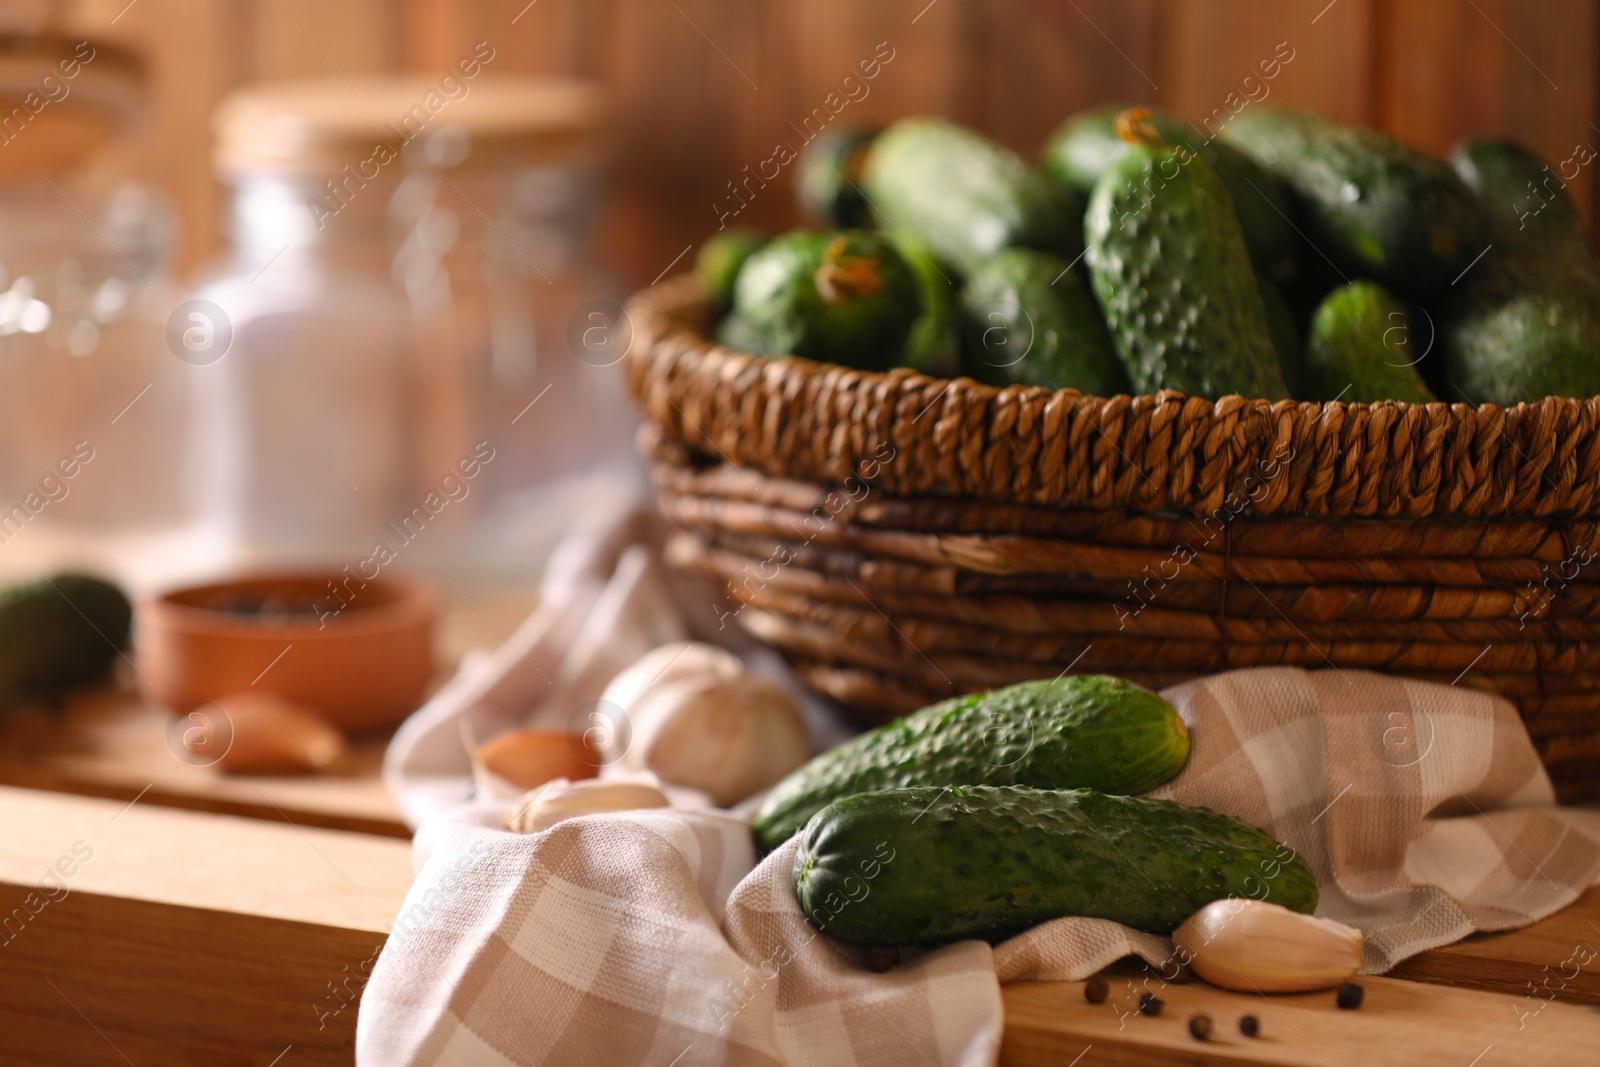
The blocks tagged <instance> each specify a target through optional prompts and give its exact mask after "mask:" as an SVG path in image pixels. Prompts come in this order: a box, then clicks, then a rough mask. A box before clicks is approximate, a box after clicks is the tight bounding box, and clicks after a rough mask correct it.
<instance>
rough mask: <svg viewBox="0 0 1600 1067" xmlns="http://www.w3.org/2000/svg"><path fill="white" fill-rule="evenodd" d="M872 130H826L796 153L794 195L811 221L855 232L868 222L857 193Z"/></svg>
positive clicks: (874, 133)
mask: <svg viewBox="0 0 1600 1067" xmlns="http://www.w3.org/2000/svg"><path fill="white" fill-rule="evenodd" d="M877 134H878V131H877V130H876V129H864V128H861V127H853V126H830V127H829V128H828V129H826V130H824V131H823V132H822V133H821V135H819V136H818V137H817V139H816V140H814V141H812V142H810V143H809V144H807V145H806V146H805V148H803V149H801V151H800V162H799V165H798V166H799V170H798V172H797V175H796V178H795V195H796V196H797V197H798V198H799V201H800V210H801V212H802V213H804V215H805V216H806V217H807V218H808V219H810V220H811V221H813V222H815V223H817V224H818V225H822V226H830V227H833V228H835V229H856V228H860V227H864V226H866V225H867V224H868V222H869V221H870V215H871V211H870V209H869V208H868V207H867V199H866V197H865V196H863V195H862V192H861V178H862V169H863V167H864V166H865V163H866V156H867V151H868V149H870V148H871V146H872V140H873V138H874V137H876V136H877Z"/></svg>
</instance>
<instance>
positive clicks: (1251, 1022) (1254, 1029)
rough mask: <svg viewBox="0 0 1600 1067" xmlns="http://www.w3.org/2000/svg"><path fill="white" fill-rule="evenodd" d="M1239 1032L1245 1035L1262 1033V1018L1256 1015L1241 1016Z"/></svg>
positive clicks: (1252, 1035) (1251, 1035)
mask: <svg viewBox="0 0 1600 1067" xmlns="http://www.w3.org/2000/svg"><path fill="white" fill-rule="evenodd" d="M1239 1032H1240V1033H1241V1034H1243V1035H1244V1036H1245V1037H1255V1036H1256V1035H1257V1034H1259V1033H1261V1020H1260V1019H1257V1018H1256V1017H1255V1016H1254V1015H1241V1016H1239Z"/></svg>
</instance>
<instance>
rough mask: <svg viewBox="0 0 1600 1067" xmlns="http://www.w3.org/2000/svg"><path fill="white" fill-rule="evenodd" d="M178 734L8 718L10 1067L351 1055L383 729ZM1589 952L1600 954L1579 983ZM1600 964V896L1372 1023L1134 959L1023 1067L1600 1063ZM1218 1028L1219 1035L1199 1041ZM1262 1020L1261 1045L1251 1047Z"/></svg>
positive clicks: (1367, 1016)
mask: <svg viewBox="0 0 1600 1067" xmlns="http://www.w3.org/2000/svg"><path fill="white" fill-rule="evenodd" d="M469 595H470V596H471V600H470V601H464V600H463V601H460V602H457V603H455V604H454V605H453V606H452V607H451V608H450V609H449V610H448V611H447V613H446V616H445V619H444V626H443V635H444V640H443V642H442V643H443V644H444V646H445V648H446V653H447V654H446V656H445V659H446V660H447V661H449V662H453V661H454V659H455V658H456V657H457V656H458V655H459V654H460V652H461V651H462V650H463V649H465V648H468V647H472V646H475V645H477V646H487V645H492V644H494V643H495V642H496V641H498V640H500V639H501V636H502V635H503V634H507V633H509V632H510V631H511V629H512V627H514V626H515V625H516V623H517V621H519V620H520V619H521V618H522V616H523V615H524V614H525V613H526V611H527V610H528V605H529V599H528V597H527V595H526V593H525V592H524V593H520V594H518V593H504V594H495V593H490V592H484V593H478V592H472V593H469ZM166 722H167V715H166V713H165V712H161V711H159V710H155V709H150V708H146V707H143V706H142V705H140V704H139V702H138V701H137V700H136V699H134V698H133V697H132V696H131V694H130V693H129V692H126V691H122V692H114V691H107V692H101V693H98V694H91V695H88V696H84V697H80V698H79V699H77V700H75V701H73V702H72V703H71V704H69V705H68V706H67V707H66V708H65V709H63V711H62V713H61V715H60V716H59V718H52V717H49V716H46V715H44V714H43V713H40V712H35V713H29V714H26V715H23V716H21V717H18V718H13V719H11V720H9V721H7V722H5V723H3V724H0V783H7V784H0V828H3V829H0V1067H13V1065H15V1067H24V1065H26V1067H37V1065H39V1064H45V1063H49V1064H61V1065H77V1064H85V1065H88V1064H96V1065H98V1064H123V1063H131V1064H135V1065H137V1067H160V1065H163V1064H173V1065H184V1067H187V1065H191V1064H206V1065H220V1067H231V1065H239V1067H245V1065H250V1067H273V1065H278V1067H297V1065H301V1064H324V1063H325V1064H348V1063H350V1062H351V1058H352V1055H353V1050H354V1040H355V1017H356V1010H357V1001H356V994H355V993H354V992H351V991H349V990H358V989H359V988H360V981H359V976H360V975H361V974H363V973H364V970H363V964H364V963H367V961H370V960H371V959H372V958H373V957H374V954H375V952H376V951H377V950H378V949H379V948H381V946H382V944H383V941H384V937H385V934H384V931H385V930H386V929H387V924H388V923H389V922H390V920H392V918H393V917H394V916H395V915H396V914H397V913H398V911H399V909H400V904H401V901H402V899H403V898H404V895H405V892H406V889H407V887H408V886H409V885H410V883H411V877H412V874H411V850H410V845H409V844H408V843H407V842H406V841H404V840H400V839H399V838H403V837H404V836H405V828H404V826H403V825H402V824H401V822H400V820H399V818H398V815H397V813H396V811H395V808H394V806H393V803H392V801H390V799H389V798H388V796H387V794H386V793H385V792H384V791H383V787H382V784H381V782H380V781H379V780H378V777H377V769H378V765H379V761H380V760H381V757H382V750H383V738H370V739H366V740H364V741H361V742H359V743H357V744H356V745H355V746H354V748H353V750H352V753H351V756H350V758H349V760H348V761H347V762H346V764H345V765H343V766H341V767H340V768H339V769H338V773H336V774H333V775H326V776H317V777H306V778H230V777H227V776H224V775H220V774H218V773H216V772H215V771H214V770H213V769H210V768H197V767H193V766H190V765H188V764H185V763H183V762H182V761H180V760H178V759H177V758H175V757H174V756H173V755H172V753H171V751H170V750H169V748H168V745H167V741H166V733H165V727H166ZM18 786H25V787H28V788H16V787H18ZM85 853H88V858H87V859H85V858H83V857H84V855H85ZM58 864H60V865H61V866H59V867H58V866H57V865H58ZM51 870H55V871H56V872H57V874H56V875H55V876H54V877H55V881H52V882H51V883H50V884H49V885H48V887H47V888H48V889H49V892H47V893H46V892H43V891H42V889H41V882H42V880H43V879H45V876H46V874H47V872H49V871H51ZM64 870H71V872H72V873H71V874H70V875H65V874H62V873H61V872H62V871H64ZM56 882H59V888H58V887H57V885H56ZM30 894H32V895H31V897H30ZM19 909H20V910H19ZM8 917H9V918H8ZM1575 950H1587V952H1588V953H1589V954H1591V955H1592V956H1593V958H1592V959H1591V962H1589V963H1588V964H1587V965H1586V966H1584V967H1583V968H1581V969H1580V970H1579V972H1578V973H1577V974H1576V976H1572V977H1570V978H1569V979H1568V980H1566V981H1565V982H1563V981H1562V980H1561V978H1560V977H1559V970H1560V967H1561V964H1562V961H1564V960H1569V959H1571V958H1572V957H1573V953H1574V951H1575ZM1596 950H1600V890H1592V891H1590V892H1589V893H1588V894H1586V895H1585V896H1584V897H1583V898H1582V899H1580V900H1579V901H1578V902H1577V903H1576V904H1574V905H1573V906H1572V907H1570V908H1568V909H1566V910H1565V911H1563V912H1560V913H1558V914H1556V915H1554V916H1551V917H1550V918H1549V919H1546V920H1545V921H1543V922H1541V923H1538V924H1535V925H1534V926H1531V927H1528V928H1527V929H1525V930H1521V931H1517V932H1514V933H1510V934H1501V935H1494V936H1488V937H1477V938H1472V939H1469V940H1467V941H1464V942H1461V943H1459V944H1456V945H1451V946H1448V947H1446V948H1441V949H1435V950H1433V951H1430V952H1426V953H1423V954H1422V955H1421V956H1418V957H1415V958H1414V959H1412V960H1409V961H1407V962H1406V963H1405V964H1404V965H1402V966H1401V967H1400V968H1399V969H1398V970H1396V971H1395V972H1394V973H1393V975H1391V976H1390V977H1387V978H1379V979H1367V980H1364V981H1363V984H1364V985H1365V986H1366V989H1367V999H1366V1003H1365V1004H1364V1005H1363V1006H1362V1008H1361V1009H1360V1010H1358V1011H1354V1012H1344V1011H1339V1010H1338V1009H1337V1008H1336V1007H1335V1006H1334V1004H1333V997H1332V995H1331V994H1328V993H1320V994H1309V995H1305V996H1295V997H1272V998H1265V997H1257V996H1242V995H1239V994H1233V993H1227V992H1223V991H1221V990H1217V989H1213V988H1211V987H1209V986H1206V985H1204V984H1203V983H1198V982H1196V983H1187V984H1183V985H1167V986H1164V987H1162V988H1161V989H1160V996H1161V997H1162V999H1163V1000H1164V1001H1165V1002H1166V1007H1165V1010H1164V1012H1163V1013H1162V1014H1161V1015H1160V1016H1159V1017H1155V1018H1150V1017H1146V1016H1141V1015H1138V1014H1137V1013H1132V1012H1131V1008H1132V1006H1133V1005H1135V1004H1136V1003H1137V993H1138V992H1139V991H1141V990H1142V989H1143V988H1144V986H1142V985H1141V984H1140V983H1141V982H1142V980H1143V979H1142V978H1141V977H1140V975H1139V974H1138V973H1137V972H1136V971H1135V970H1133V969H1131V968H1129V969H1123V970H1119V971H1117V972H1116V973H1115V974H1114V976H1113V977H1114V979H1115V981H1114V982H1113V994H1112V996H1111V998H1110V999H1109V1000H1108V1002H1107V1003H1104V1004H1100V1005H1091V1004H1089V1003H1087V1002H1086V1001H1085V1000H1084V997H1083V984H1082V983H1080V982H1054V983H1025V984H1017V985H1012V986H1008V987H1006V988H1005V989H1004V990H1003V995H1004V1000H1005V1005H1006V1016H1007V1019H1006V1033H1005V1041H1004V1045H1003V1048H1002V1050H1001V1062H1002V1063H1003V1064H1006V1065H1010V1067H1045V1065H1052V1067H1067V1065H1073V1067H1094V1065H1097V1064H1169V1063H1184V1064H1196V1065H1222V1064H1228V1065H1237V1064H1284V1065H1289V1064H1293V1065H1302V1064H1303V1065H1311V1067H1345V1065H1346V1064H1350V1065H1359V1067H1389V1065H1395V1067H1400V1065H1405V1067H1410V1065H1412V1064H1424V1063H1428V1064H1431V1063H1439V1064H1447V1065H1451V1067H1492V1065H1495V1064H1513V1063H1514V1064H1518V1065H1519V1067H1555V1065H1561V1064H1569V1063H1570V1064H1578V1063H1600V955H1593V954H1594V953H1595V952H1596ZM1567 974H1568V975H1569V976H1570V975H1571V968H1570V967H1569V968H1567ZM1530 983H1531V984H1530ZM1544 983H1548V984H1547V985H1545V984H1544ZM1535 990H1537V991H1538V992H1537V994H1536V993H1535V992H1534V991H1535ZM1197 1013H1205V1014H1207V1015H1209V1016H1210V1017H1211V1019H1212V1022H1213V1025H1214V1028H1215V1033H1216V1036H1215V1038H1214V1039H1213V1040H1211V1041H1208V1042H1205V1043H1201V1042H1199V1041H1196V1040H1195V1039H1194V1038H1193V1037H1191V1036H1190V1035H1189V1032H1188V1020H1189V1018H1190V1017H1191V1016H1192V1015H1194V1014H1197ZM1245 1014H1253V1015H1255V1016H1256V1017H1257V1018H1258V1019H1259V1020H1260V1022H1261V1027H1262V1036H1261V1037H1259V1038H1257V1039H1254V1040H1251V1039H1247V1038H1245V1037H1243V1036H1242V1035H1240V1033H1239V1031H1238V1019H1239V1017H1240V1016H1242V1015H1245ZM280 1057H281V1059H280Z"/></svg>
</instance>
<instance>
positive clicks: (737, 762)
mask: <svg viewBox="0 0 1600 1067" xmlns="http://www.w3.org/2000/svg"><path fill="white" fill-rule="evenodd" d="M600 699H601V700H602V701H604V702H607V703H611V704H614V705H616V706H617V707H618V708H620V709H621V710H622V712H623V714H624V715H625V716H626V717H627V718H626V720H625V721H626V722H627V723H628V726H629V729H628V730H627V731H613V735H612V736H611V737H610V738H608V739H607V741H606V742H605V745H606V746H609V747H602V748H601V753H602V758H603V759H604V760H605V761H606V763H607V765H608V766H616V767H617V768H619V769H621V770H629V771H640V770H649V771H654V772H655V773H656V774H657V775H659V776H660V778H661V780H662V781H664V782H669V783H671V784H673V785H683V786H690V787H692V788H695V789H699V790H702V791H704V792H705V793H707V794H708V795H709V796H710V797H711V799H712V800H713V801H714V802H715V803H716V804H718V805H720V806H722V807H728V806H729V805H732V804H736V803H738V802H739V801H741V800H743V799H744V798H745V797H747V796H750V795H751V794H752V793H755V792H757V791H759V790H762V789H765V788H766V787H767V786H769V785H772V784H773V783H774V782H776V781H778V779H780V778H782V777H783V776H784V775H786V774H788V773H789V772H790V771H792V770H794V769H795V768H796V767H798V766H800V765H801V764H802V763H804V762H805V761H806V759H807V758H808V757H809V756H810V754H811V745H810V741H809V739H808V738H807V735H806V728H805V723H804V721H803V720H802V719H801V718H800V709H799V708H798V707H797V706H796V705H795V702H794V699H793V698H792V697H790V696H789V694H788V693H786V692H784V691H783V689H781V688H779V687H778V686H777V685H775V684H773V683H772V682H769V681H767V680H766V679H765V678H761V677H759V676H757V675H755V674H752V673H750V672H749V671H748V670H746V669H745V666H744V664H743V663H741V662H740V661H739V659H738V657H737V656H734V655H732V654H731V653H728V652H725V651H723V650H722V649H720V648H716V647H715V646H712V645H706V644H699V643H696V642H684V643H680V644H675V645H663V646H662V647H661V648H658V649H655V650H654V651H651V652H649V653H647V654H646V655H644V656H643V657H642V658H640V659H639V660H637V661H636V662H635V663H634V664H633V665H632V666H630V667H628V668H627V669H626V670H624V671H623V672H622V673H621V674H619V675H617V676H616V677H615V678H614V679H612V681H611V684H610V685H608V686H606V690H605V692H604V693H603V694H602V695H601V698H600Z"/></svg>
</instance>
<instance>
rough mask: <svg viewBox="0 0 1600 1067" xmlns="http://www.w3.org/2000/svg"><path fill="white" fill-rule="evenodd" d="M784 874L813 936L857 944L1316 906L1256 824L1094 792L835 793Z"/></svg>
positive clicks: (1286, 858)
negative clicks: (1219, 909) (1245, 903)
mask: <svg viewBox="0 0 1600 1067" xmlns="http://www.w3.org/2000/svg"><path fill="white" fill-rule="evenodd" d="M794 883H795V891H796V893H797V894H798V896H799V898H800V907H801V910H802V911H804V912H805V914H806V916H807V917H808V918H809V919H810V920H811V921H812V922H813V923H815V924H816V925H817V926H818V927H819V928H820V929H821V930H822V932H823V933H826V934H829V935H831V936H832V937H835V938H838V939H839V940H841V941H847V942H853V943H856V944H867V945H876V944H887V945H897V944H932V943H937V942H944V941H954V940H958V939H961V938H983V939H985V940H989V941H999V940H1002V939H1004V938H1007V937H1011V936H1013V935H1015V934H1018V933H1021V932H1022V931H1023V930H1026V929H1028V928H1029V927H1031V926H1036V925H1038V924H1039V923H1042V922H1046V921H1048V920H1050V919H1057V918H1061V917H1063V916H1069V915H1078V916H1088V917H1092V918H1101V919H1111V920H1113V921H1115V922H1120V923H1124V924H1126V925H1128V926H1132V927H1133V928H1135V929H1137V930H1145V931H1148V932H1150V933H1153V934H1170V933H1171V932H1172V931H1173V930H1174V929H1175V928H1176V927H1177V926H1178V925H1179V924H1180V923H1182V922H1183V921H1184V920H1185V919H1187V918H1188V917H1189V916H1190V915H1192V914H1194V913H1195V912H1196V911H1198V910H1199V909H1200V908H1201V907H1203V906H1205V905H1206V904H1209V903H1210V902H1211V901H1213V900H1220V899H1223V898H1225V897H1254V898H1256V899H1266V900H1270V901H1271V902H1273V903H1275V904H1281V905H1283V906H1284V907H1286V908H1289V909H1290V910H1292V911H1298V912H1303V913H1306V914H1310V913H1311V912H1313V911H1315V910H1316V906H1317V883H1316V879H1315V877H1313V875H1312V873H1311V869H1310V868H1309V867H1308V866H1306V863H1305V861H1304V860H1303V859H1301V858H1300V857H1299V856H1297V855H1295V853H1294V851H1293V850H1292V849H1290V848H1289V847H1288V846H1286V845H1282V844H1279V843H1278V842H1277V841H1274V840H1273V839H1272V838H1271V837H1270V836H1269V835H1267V834H1265V833H1263V832H1262V831H1260V830H1257V829H1256V828H1255V827H1252V826H1250V825H1248V824H1247V823H1244V822H1242V821H1240V820H1238V819H1235V818H1232V817H1230V816H1227V815H1222V814H1219V813H1217V812H1215V811H1212V810H1210V809H1209V808H1191V807H1185V806H1183V805H1181V804H1174V803H1172V802H1170V801H1165V800H1150V799H1145V798H1141V797H1117V796H1107V795H1105V794H1102V793H1096V792H1094V791H1093V790H1089V789H1075V790H1063V791H1053V790H1040V789H1026V788H1014V787H1000V788H993V787H985V786H972V787H967V788H959V787H958V788H954V789H949V790H940V789H934V788H918V789H896V790H892V791H889V792H882V793H866V794H862V795H859V796H853V797H846V798H845V799H843V800H840V801H837V802H835V803H833V804H831V805H829V806H828V807H827V808H825V809H823V810H822V811H821V812H819V813H818V814H817V815H816V816H815V817H814V818H813V819H812V820H811V821H810V822H809V823H808V824H807V825H806V829H805V833H804V834H803V835H802V837H801V840H800V848H799V850H798V851H797V852H796V854H795V861H794Z"/></svg>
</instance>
